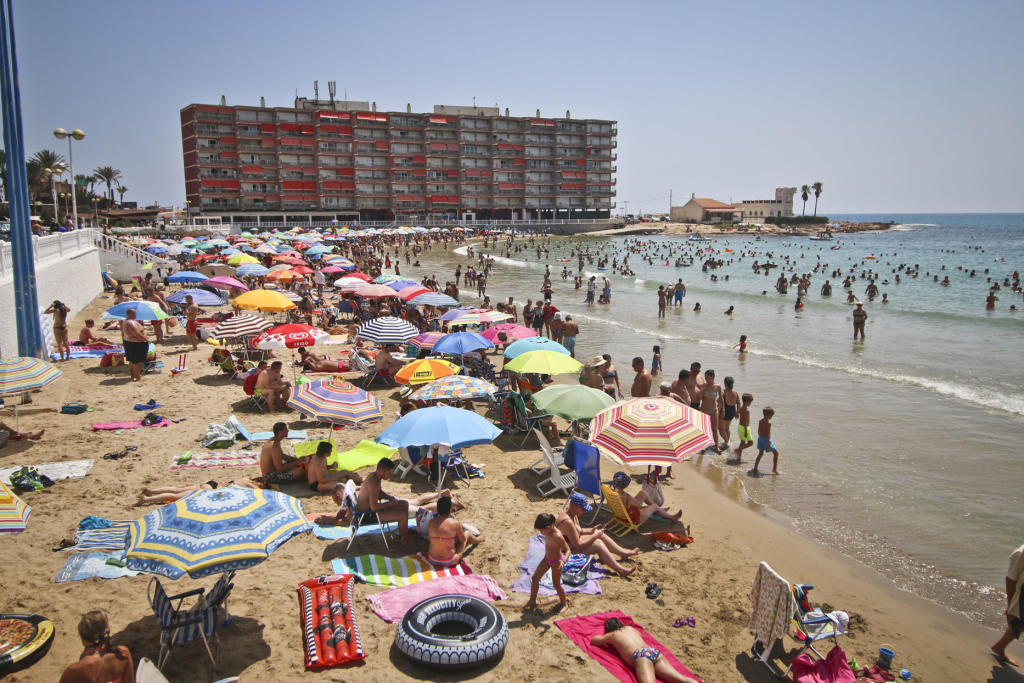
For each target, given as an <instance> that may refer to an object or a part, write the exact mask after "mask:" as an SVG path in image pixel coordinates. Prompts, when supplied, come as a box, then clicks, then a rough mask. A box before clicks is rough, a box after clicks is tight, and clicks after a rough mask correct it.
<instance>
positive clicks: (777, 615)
mask: <svg viewBox="0 0 1024 683" xmlns="http://www.w3.org/2000/svg"><path fill="white" fill-rule="evenodd" d="M812 588H814V586H810V585H807V584H791V583H790V582H789V581H787V580H786V579H784V578H782V577H781V576H780V575H779V574H778V573H777V572H776V571H775V570H774V569H772V568H771V566H769V564H768V563H767V562H761V563H760V564H759V565H758V568H757V575H756V576H755V577H754V584H753V586H752V587H751V591H750V600H751V618H750V627H751V629H752V630H753V631H754V644H753V646H751V648H750V653H751V654H752V655H753V656H754V657H756V658H757V659H759V660H760V661H761V663H762V664H764V665H765V666H766V667H768V670H769V671H770V672H771V673H772V675H773V676H775V677H776V678H783V677H785V676H786V675H788V674H789V672H790V670H791V669H792V668H793V662H790V664H789V666H788V667H786V670H785V671H779V669H778V667H776V666H775V664H773V663H772V661H771V655H772V650H773V649H774V647H775V643H776V641H779V640H781V639H782V637H783V636H784V635H785V626H784V625H782V624H787V623H788V624H790V625H791V627H792V630H791V631H790V633H789V635H790V636H791V637H792V638H794V639H795V640H798V641H800V643H802V644H803V648H801V649H800V652H798V653H797V654H796V656H795V657H794V658H793V659H794V660H795V659H796V657H799V656H800V655H802V654H804V653H805V652H808V651H810V652H812V653H814V654H815V655H817V657H818V658H819V659H825V655H823V654H821V653H820V652H818V650H817V649H816V648H815V647H814V644H815V643H816V642H818V641H819V640H825V639H826V638H831V639H832V641H833V643H834V644H836V645H838V644H839V636H845V635H846V633H847V631H846V625H845V623H844V624H840V621H839V620H838V619H837V618H836V617H834V616H833V615H835V614H836V613H835V612H833V613H831V614H824V613H823V612H822V611H821V610H820V609H818V608H816V609H814V610H811V609H810V604H809V602H808V600H807V592H808V591H810V590H811V589H812ZM780 625H781V626H780Z"/></svg>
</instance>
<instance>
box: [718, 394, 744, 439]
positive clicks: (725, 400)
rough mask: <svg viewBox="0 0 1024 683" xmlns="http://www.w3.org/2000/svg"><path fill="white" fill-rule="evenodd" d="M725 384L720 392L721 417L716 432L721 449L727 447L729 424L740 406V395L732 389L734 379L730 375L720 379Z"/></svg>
mask: <svg viewBox="0 0 1024 683" xmlns="http://www.w3.org/2000/svg"><path fill="white" fill-rule="evenodd" d="M722 383H723V384H724V385H725V390H724V391H723V392H722V402H721V405H720V406H719V408H720V409H721V411H722V419H721V420H720V421H719V424H718V433H719V434H720V435H721V436H722V438H723V441H722V449H723V450H728V449H729V425H730V423H731V422H732V420H733V418H734V417H736V413H737V411H739V407H740V395H739V394H738V393H737V392H736V390H735V389H733V388H732V387H733V384H734V380H733V378H732V377H726V378H725V379H724V380H722Z"/></svg>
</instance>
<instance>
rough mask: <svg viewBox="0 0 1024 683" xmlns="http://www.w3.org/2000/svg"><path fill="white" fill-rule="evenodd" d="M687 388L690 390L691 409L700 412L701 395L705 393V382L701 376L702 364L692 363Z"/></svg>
mask: <svg viewBox="0 0 1024 683" xmlns="http://www.w3.org/2000/svg"><path fill="white" fill-rule="evenodd" d="M686 388H687V389H689V390H690V407H691V408H693V409H694V410H700V395H701V392H703V391H704V380H703V379H701V376H700V363H697V362H693V363H690V379H688V380H687V381H686Z"/></svg>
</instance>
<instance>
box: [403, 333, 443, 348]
mask: <svg viewBox="0 0 1024 683" xmlns="http://www.w3.org/2000/svg"><path fill="white" fill-rule="evenodd" d="M443 336H444V334H443V333H441V332H423V333H421V334H417V335H416V336H415V337H413V338H412V339H410V340H409V341H407V342H406V344H412V345H413V346H415V347H416V348H418V349H432V348H434V344H435V343H437V340H438V339H440V338H441V337H443Z"/></svg>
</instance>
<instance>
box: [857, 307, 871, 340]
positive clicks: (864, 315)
mask: <svg viewBox="0 0 1024 683" xmlns="http://www.w3.org/2000/svg"><path fill="white" fill-rule="evenodd" d="M867 319H868V312H867V311H865V310H864V304H862V303H861V302H859V301H858V302H857V306H856V308H854V309H853V339H854V341H856V339H857V333H858V332H859V333H860V340H861V341H864V323H865V322H867Z"/></svg>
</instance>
